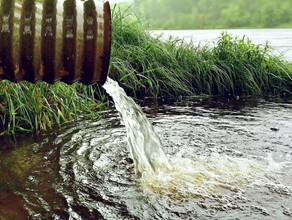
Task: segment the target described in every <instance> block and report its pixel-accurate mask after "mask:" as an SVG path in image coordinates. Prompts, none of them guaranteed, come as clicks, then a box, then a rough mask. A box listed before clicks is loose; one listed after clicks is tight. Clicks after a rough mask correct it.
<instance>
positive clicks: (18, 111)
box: [0, 81, 101, 134]
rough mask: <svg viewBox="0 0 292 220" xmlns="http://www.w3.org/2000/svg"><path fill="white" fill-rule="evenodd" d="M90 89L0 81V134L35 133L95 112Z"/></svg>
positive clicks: (95, 102)
mask: <svg viewBox="0 0 292 220" xmlns="http://www.w3.org/2000/svg"><path fill="white" fill-rule="evenodd" d="M94 93H95V92H94V90H93V89H92V87H85V86H83V85H81V84H74V85H73V86H68V85H65V84H63V83H61V82H59V83H56V84H54V85H49V84H47V83H44V82H39V83H37V84H31V83H28V82H21V83H12V82H9V81H1V82H0V133H2V134H15V133H20V132H38V131H40V130H47V129H50V128H52V127H53V126H54V125H58V126H61V125H62V124H64V123H66V122H68V121H72V120H74V119H77V117H78V115H79V114H84V115H85V114H87V115H92V116H93V114H96V113H97V109H98V108H99V107H101V103H98V102H97V101H95V98H94Z"/></svg>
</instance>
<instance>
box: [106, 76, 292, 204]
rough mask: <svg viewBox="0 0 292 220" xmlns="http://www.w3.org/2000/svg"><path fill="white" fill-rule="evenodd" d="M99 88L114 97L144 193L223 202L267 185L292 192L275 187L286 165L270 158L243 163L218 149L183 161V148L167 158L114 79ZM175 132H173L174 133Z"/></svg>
mask: <svg viewBox="0 0 292 220" xmlns="http://www.w3.org/2000/svg"><path fill="white" fill-rule="evenodd" d="M104 88H105V89H106V91H107V92H108V93H109V94H110V95H111V96H112V97H113V100H114V102H115V106H116V109H117V110H118V112H119V113H120V116H121V118H122V120H123V123H124V125H125V127H126V130H127V137H128V147H129V151H130V153H131V156H132V158H133V160H134V163H135V169H136V173H137V174H138V175H139V177H141V178H140V179H139V183H140V185H141V186H142V187H143V189H144V190H146V192H147V191H148V192H154V193H158V194H162V195H168V196H170V197H171V198H177V199H186V198H198V197H200V198H208V197H212V198H213V197H218V196H219V197H220V198H225V199H227V197H226V195H228V194H233V196H235V195H236V196H239V197H240V196H241V195H242V192H243V191H242V188H245V189H246V187H247V188H253V187H266V186H268V185H269V186H270V187H271V186H273V187H275V188H277V187H280V188H281V187H284V188H285V189H286V190H288V191H289V192H290V193H292V191H291V187H290V186H287V187H286V186H279V184H278V183H276V182H275V181H274V180H275V179H276V178H277V177H276V176H277V175H278V174H279V173H281V172H282V171H283V169H284V168H285V167H289V164H290V163H288V162H283V163H277V162H275V161H274V160H273V159H272V157H267V158H263V157H257V158H243V157H241V156H242V155H241V153H240V152H237V153H236V154H238V156H235V155H236V154H235V155H232V156H230V155H227V154H224V153H220V152H219V151H217V150H215V151H214V152H211V153H209V154H207V155H196V154H195V153H193V154H192V156H191V157H188V156H186V155H188V151H189V149H188V146H187V145H186V146H182V147H181V148H180V151H178V152H177V154H175V155H172V158H168V157H167V156H166V154H165V152H164V149H163V146H162V142H161V140H160V138H159V136H158V135H157V133H156V132H155V131H154V128H153V126H152V124H151V123H150V122H149V120H148V119H147V117H146V116H145V114H144V113H143V111H142V109H141V107H140V106H138V105H137V104H136V103H135V102H134V100H133V99H132V98H130V97H128V96H127V95H126V93H125V91H124V90H123V89H122V88H121V87H120V86H119V85H118V83H117V82H115V81H114V80H112V79H110V78H108V80H107V82H106V83H105V84H104ZM187 123H188V121H186V125H187ZM202 123H203V122H202ZM181 129H182V128H179V130H181ZM239 129H240V128H239ZM175 130H176V128H175V127H174V128H173V132H174V133H175ZM187 130H189V129H187ZM227 136H228V135H227ZM227 136H226V137H227ZM215 149H216V148H215ZM267 184H268V185H267ZM235 208H238V207H235Z"/></svg>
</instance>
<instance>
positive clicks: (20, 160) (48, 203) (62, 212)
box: [0, 100, 292, 220]
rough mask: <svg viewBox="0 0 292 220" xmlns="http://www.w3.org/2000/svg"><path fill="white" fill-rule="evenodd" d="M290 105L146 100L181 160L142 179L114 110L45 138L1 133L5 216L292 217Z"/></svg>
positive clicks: (174, 157) (1, 214)
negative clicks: (10, 136) (169, 169)
mask: <svg viewBox="0 0 292 220" xmlns="http://www.w3.org/2000/svg"><path fill="white" fill-rule="evenodd" d="M218 106H219V107H218ZM291 107H292V103H291V102H289V101H286V102H279V103H276V102H266V101H263V100H252V101H251V100H246V101H244V100H238V101H224V102H221V101H219V102H218V101H216V100H211V101H206V102H205V101H182V102H180V103H174V104H172V105H152V104H147V105H145V107H144V111H145V112H147V113H148V116H149V118H150V120H151V122H152V123H153V124H154V125H155V130H156V131H157V133H158V134H159V136H160V137H161V138H162V141H163V145H164V148H165V151H166V153H167V154H168V155H169V157H170V160H171V161H172V164H173V165H174V166H175V167H176V169H175V170H174V171H173V172H171V173H168V174H163V175H160V176H159V175H157V176H151V178H152V179H151V180H150V181H149V179H146V180H145V179H140V180H137V179H136V176H135V172H134V164H133V161H132V159H131V158H130V155H129V152H128V150H127V143H126V130H125V128H124V126H123V125H122V124H121V123H120V121H119V117H118V115H117V113H116V112H115V111H107V112H105V114H104V117H103V119H102V120H99V121H95V122H94V121H90V120H81V121H80V122H78V124H77V126H75V125H72V127H70V126H69V127H67V128H65V129H62V130H61V131H58V132H55V133H54V132H53V133H51V134H49V135H43V136H40V137H38V138H37V139H35V138H30V139H29V138H25V139H22V140H21V139H17V142H16V143H15V141H14V140H5V141H4V140H1V143H4V147H2V146H3V145H2V146H1V150H0V198H1V199H0V219H1V220H2V219H13V218H16V219H17V218H18V219H21V217H20V216H22V217H25V216H27V215H31V216H33V217H32V218H33V219H40V218H41V217H42V218H45V219H46V218H52V219H68V218H69V217H71V219H210V218H211V219H219V218H223V219H236V218H238V219H289V218H291V217H292V206H291V204H292V184H291V183H292V169H291V168H292V164H291V161H292V133H291V130H292V108H291ZM3 199H4V200H3ZM12 203H13V204H12Z"/></svg>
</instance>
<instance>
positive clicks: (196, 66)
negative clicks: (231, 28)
mask: <svg viewBox="0 0 292 220" xmlns="http://www.w3.org/2000/svg"><path fill="white" fill-rule="evenodd" d="M125 15H126V16H129V14H127V13H124V12H121V11H119V9H117V8H116V9H115V17H114V18H115V19H114V23H113V39H114V42H113V54H112V68H111V72H110V75H111V76H112V77H113V78H115V79H116V80H119V81H120V83H121V84H122V85H123V87H124V88H126V90H127V91H128V93H129V94H130V95H132V96H135V97H138V98H143V97H144V96H153V97H158V98H162V97H173V98H175V97H177V96H188V95H201V94H206V95H222V96H237V95H288V94H291V93H292V65H291V64H290V63H288V62H286V61H284V60H283V59H281V57H279V56H274V55H272V53H271V47H270V46H269V45H268V44H266V45H256V44H253V43H252V42H251V41H250V40H249V39H248V38H246V37H244V38H232V37H231V36H230V35H228V34H227V33H222V35H221V36H220V38H219V39H218V42H217V43H216V44H215V45H214V47H209V48H208V47H196V46H193V45H192V44H185V43H184V42H182V41H181V40H178V39H170V40H169V41H167V42H162V41H160V40H159V39H157V38H152V37H151V36H150V35H149V34H148V33H147V32H145V31H144V29H143V25H142V22H141V21H139V20H137V19H136V20H135V19H133V18H132V17H130V16H129V18H127V17H125Z"/></svg>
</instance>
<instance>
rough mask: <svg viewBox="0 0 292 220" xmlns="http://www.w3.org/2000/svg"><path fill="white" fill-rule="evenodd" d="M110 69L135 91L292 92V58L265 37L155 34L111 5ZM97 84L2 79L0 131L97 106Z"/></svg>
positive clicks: (59, 119)
mask: <svg viewBox="0 0 292 220" xmlns="http://www.w3.org/2000/svg"><path fill="white" fill-rule="evenodd" d="M111 61H112V63H111V67H110V73H109V75H110V77H112V78H114V79H116V80H117V81H119V83H120V84H121V86H122V87H124V89H125V90H126V91H127V93H128V94H129V95H131V96H133V97H134V98H136V99H143V98H145V97H155V98H157V99H160V98H178V97H180V96H194V95H220V96H227V97H233V96H244V95H280V96H282V95H291V94H292V65H291V64H290V63H288V62H286V61H284V60H282V59H281V57H277V56H273V55H272V54H271V48H270V46H269V45H268V44H267V45H262V46H261V45H255V44H253V43H252V42H251V41H250V40H249V39H248V38H245V37H244V38H232V37H230V35H228V34H227V33H222V36H221V37H220V38H219V40H218V42H217V43H216V44H215V45H214V47H212V48H211V47H196V46H193V45H192V44H185V43H184V42H183V41H182V40H179V39H170V40H168V41H167V42H163V41H161V40H160V39H159V38H153V37H151V36H150V34H149V33H148V32H145V30H144V24H143V21H140V20H138V19H137V18H135V17H133V16H131V15H130V14H129V13H128V12H125V11H121V10H120V9H119V8H114V9H113V44H112V59H111ZM96 97H104V96H103V91H100V87H99V86H89V87H86V86H83V85H81V84H79V83H76V84H74V85H73V86H68V85H65V84H63V83H56V84H54V85H48V84H46V83H43V82H42V83H37V84H30V83H28V82H21V83H18V84H14V83H11V82H9V81H0V133H2V134H4V133H6V134H15V133H17V132H31V131H34V132H38V131H39V130H46V129H49V128H51V127H52V126H53V125H59V126H60V125H62V124H63V123H65V122H68V121H72V120H73V119H74V118H75V117H76V115H80V114H82V115H89V114H96V112H97V110H98V109H99V108H100V107H101V106H102V105H103V104H104V103H107V100H105V101H103V102H102V101H96Z"/></svg>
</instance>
